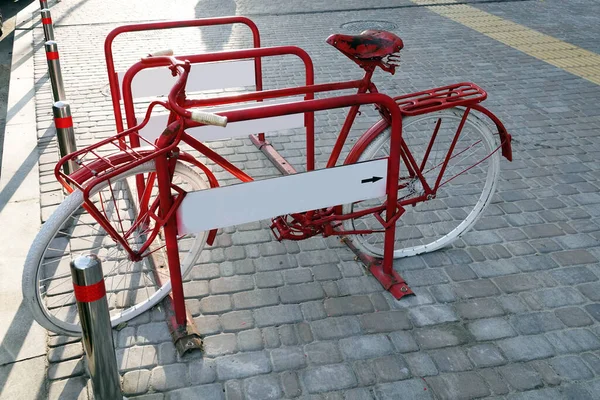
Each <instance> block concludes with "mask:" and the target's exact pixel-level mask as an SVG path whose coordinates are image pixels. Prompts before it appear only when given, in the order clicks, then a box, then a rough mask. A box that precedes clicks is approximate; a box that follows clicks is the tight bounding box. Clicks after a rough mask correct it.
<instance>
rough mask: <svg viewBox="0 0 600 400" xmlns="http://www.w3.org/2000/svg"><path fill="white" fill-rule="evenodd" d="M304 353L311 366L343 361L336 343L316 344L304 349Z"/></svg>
mask: <svg viewBox="0 0 600 400" xmlns="http://www.w3.org/2000/svg"><path fill="white" fill-rule="evenodd" d="M304 353H306V356H307V358H308V362H309V363H311V364H317V365H321V364H335V363H338V362H340V361H342V354H341V353H340V351H339V349H338V347H337V345H336V343H335V342H315V343H311V344H308V345H306V346H305V347H304Z"/></svg>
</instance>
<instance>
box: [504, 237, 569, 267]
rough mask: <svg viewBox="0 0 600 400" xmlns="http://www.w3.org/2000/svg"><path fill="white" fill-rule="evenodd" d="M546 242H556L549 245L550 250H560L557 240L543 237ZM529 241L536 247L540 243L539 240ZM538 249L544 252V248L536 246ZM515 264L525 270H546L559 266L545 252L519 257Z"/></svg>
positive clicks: (548, 249)
mask: <svg viewBox="0 0 600 400" xmlns="http://www.w3.org/2000/svg"><path fill="white" fill-rule="evenodd" d="M546 242H549V243H547V244H548V246H549V244H550V243H552V244H554V246H553V247H547V251H548V252H551V251H559V250H560V246H558V244H556V243H555V242H552V241H550V240H546V239H543V243H546ZM529 243H530V244H531V245H532V246H534V247H536V243H539V242H536V241H531V242H529ZM538 247H539V246H538ZM536 249H537V251H538V252H539V253H542V252H543V251H542V250H543V249H540V248H537V247H536ZM515 265H516V266H517V267H519V269H520V270H521V271H523V272H532V271H545V270H550V269H554V268H558V264H557V263H556V262H554V260H553V259H552V258H551V257H550V256H548V255H545V254H536V255H534V256H525V257H519V259H518V260H515Z"/></svg>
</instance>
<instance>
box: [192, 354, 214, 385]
mask: <svg viewBox="0 0 600 400" xmlns="http://www.w3.org/2000/svg"><path fill="white" fill-rule="evenodd" d="M188 372H189V376H190V382H191V384H192V385H205V384H207V383H212V382H214V381H215V380H216V379H217V366H216V364H215V361H214V360H210V359H207V358H203V359H200V360H194V361H192V362H190V363H189V364H188Z"/></svg>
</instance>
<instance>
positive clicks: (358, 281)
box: [337, 276, 381, 296]
mask: <svg viewBox="0 0 600 400" xmlns="http://www.w3.org/2000/svg"><path fill="white" fill-rule="evenodd" d="M337 283H338V285H339V291H340V294H339V295H340V296H354V295H359V294H368V293H381V284H380V283H379V282H378V281H377V280H376V279H375V278H373V277H372V276H360V277H356V278H346V279H342V280H340V281H338V282H337Z"/></svg>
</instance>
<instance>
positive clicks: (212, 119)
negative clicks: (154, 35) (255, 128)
mask: <svg viewBox="0 0 600 400" xmlns="http://www.w3.org/2000/svg"><path fill="white" fill-rule="evenodd" d="M165 61H168V62H169V63H171V66H170V67H169V69H170V70H171V72H172V73H173V76H175V75H179V79H178V80H177V82H175V84H174V85H173V88H171V91H170V92H169V96H168V103H169V108H170V109H171V111H173V112H174V113H176V114H178V115H180V116H182V117H185V118H189V119H191V120H192V121H195V122H199V123H202V124H205V125H215V126H222V127H225V126H227V117H223V116H221V115H218V114H214V113H209V112H206V111H199V110H192V111H189V110H187V109H185V108H183V107H181V106H180V105H179V104H178V103H177V98H178V95H179V93H180V92H181V90H183V89H184V88H185V85H186V83H187V79H188V75H189V73H190V62H189V61H187V60H185V61H181V60H178V59H177V58H175V57H173V50H170V49H168V50H161V51H157V52H155V53H153V54H150V55H149V56H148V57H144V58H142V62H143V63H147V64H154V63H156V65H164V62H165Z"/></svg>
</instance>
